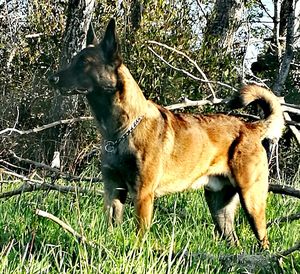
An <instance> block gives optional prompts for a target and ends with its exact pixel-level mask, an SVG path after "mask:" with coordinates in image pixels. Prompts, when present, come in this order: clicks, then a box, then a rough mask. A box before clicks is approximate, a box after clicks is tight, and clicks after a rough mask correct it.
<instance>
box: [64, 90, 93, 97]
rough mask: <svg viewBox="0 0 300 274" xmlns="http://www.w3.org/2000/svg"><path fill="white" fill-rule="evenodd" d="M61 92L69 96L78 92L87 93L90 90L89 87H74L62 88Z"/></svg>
mask: <svg viewBox="0 0 300 274" xmlns="http://www.w3.org/2000/svg"><path fill="white" fill-rule="evenodd" d="M59 92H60V94H61V95H63V96H69V95H77V94H83V95H87V94H88V93H89V92H90V91H89V90H88V89H83V88H73V89H67V88H60V89H59Z"/></svg>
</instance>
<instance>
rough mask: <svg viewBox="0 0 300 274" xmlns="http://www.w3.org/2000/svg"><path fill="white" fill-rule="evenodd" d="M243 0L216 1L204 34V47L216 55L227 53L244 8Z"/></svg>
mask: <svg viewBox="0 0 300 274" xmlns="http://www.w3.org/2000/svg"><path fill="white" fill-rule="evenodd" d="M244 2H245V1H243V0H216V2H215V4H214V7H213V11H212V14H211V16H210V17H209V19H208V22H207V26H206V30H205V32H204V43H203V45H204V46H205V47H208V48H210V49H211V51H212V52H215V53H216V54H223V53H229V52H230V51H231V49H232V45H233V40H234V35H235V33H236V31H237V29H238V28H239V26H240V22H241V19H242V15H243V11H244V8H245V3H244Z"/></svg>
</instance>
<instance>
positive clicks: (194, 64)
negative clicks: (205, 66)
mask: <svg viewBox="0 0 300 274" xmlns="http://www.w3.org/2000/svg"><path fill="white" fill-rule="evenodd" d="M147 43H150V44H155V45H158V46H161V47H164V48H166V49H169V50H171V51H173V52H176V53H177V54H180V55H182V56H183V57H185V58H186V59H187V60H188V61H189V62H190V63H191V64H192V65H193V66H194V67H195V68H196V69H197V70H198V72H199V73H200V75H201V76H202V79H200V78H198V77H196V78H198V79H199V80H198V81H201V82H204V83H207V84H208V87H209V89H210V91H211V93H212V96H213V99H214V100H217V97H216V94H215V91H214V89H213V87H212V85H211V83H214V82H213V81H209V80H208V78H207V77H206V75H205V73H204V72H203V71H202V69H201V68H200V67H199V65H198V64H197V63H196V62H195V61H194V60H193V59H192V58H190V57H189V56H188V55H186V54H185V53H183V52H181V51H179V50H177V49H175V48H172V47H170V46H168V45H166V44H163V43H159V42H156V41H151V40H149V41H147ZM148 48H149V49H150V50H151V51H152V52H153V53H155V55H156V56H157V57H159V58H160V59H161V60H164V61H163V62H165V63H167V64H168V65H170V63H169V62H167V61H166V60H165V59H163V57H161V56H160V55H158V54H157V53H156V52H155V51H154V50H153V49H151V48H150V47H148ZM172 67H173V68H174V69H175V67H174V66H172ZM177 70H181V69H178V68H177ZM181 71H182V72H184V71H185V70H181ZM185 72H186V71H185ZM187 75H190V77H191V74H190V73H187ZM194 77H195V76H194ZM216 83H218V84H220V83H221V82H216ZM223 85H225V86H226V87H230V86H229V85H227V84H223ZM230 88H231V89H233V90H236V89H235V88H233V87H230Z"/></svg>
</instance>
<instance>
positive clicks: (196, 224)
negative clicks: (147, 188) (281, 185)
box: [0, 182, 300, 274]
mask: <svg viewBox="0 0 300 274" xmlns="http://www.w3.org/2000/svg"><path fill="white" fill-rule="evenodd" d="M298 183H299V182H298ZM99 187H100V188H101V185H100V186H99ZM297 187H299V184H298V186H297ZM4 190H5V189H2V191H4ZM175 204H176V209H175V211H174V205H175ZM102 205H103V200H102V198H101V197H100V196H98V195H96V194H95V195H78V196H76V195H72V194H61V193H58V192H49V193H45V192H35V193H26V194H23V195H21V196H18V197H13V198H10V199H6V200H5V199H2V200H0V212H1V218H0V232H1V234H0V273H110V274H113V273H243V269H241V268H239V267H238V266H232V267H231V268H230V269H224V267H223V266H222V264H221V263H220V262H219V261H218V260H214V261H209V260H204V259H201V258H199V257H197V256H191V255H187V256H184V258H182V260H180V259H177V260H172V261H171V263H170V262H168V255H169V253H170V250H171V251H172V252H175V253H176V252H179V251H182V250H184V249H186V250H187V251H188V253H189V254H191V253H193V254H199V253H201V254H203V253H205V254H212V255H214V256H216V257H217V256H218V255H224V254H241V253H247V254H253V253H257V254H261V252H260V251H258V250H257V242H256V239H255V237H254V235H253V233H252V231H251V230H250V228H249V225H248V222H247V220H246V218H245V215H244V214H243V212H242V210H240V211H239V214H238V217H237V219H236V226H237V234H238V236H239V238H240V241H241V247H240V248H237V247H228V245H227V244H226V243H225V242H224V241H222V240H221V239H219V238H218V237H217V236H216V235H215V234H214V232H213V231H214V226H213V223H212V220H211V218H210V215H209V212H208V209H207V206H206V203H205V199H204V196H203V191H198V192H185V193H180V194H176V195H170V196H166V197H162V198H160V199H158V200H157V201H156V203H155V214H154V220H153V225H152V227H151V231H150V232H149V233H148V234H147V235H146V237H145V239H144V241H143V242H140V241H139V239H137V237H136V233H135V232H136V226H135V217H134V211H133V208H132V206H129V205H128V206H127V207H126V211H125V216H124V223H123V224H122V225H121V226H120V227H117V228H115V229H113V231H109V230H108V229H107V226H106V222H105V216H104V213H103V210H102ZM36 208H38V209H42V210H45V211H47V212H49V213H52V214H54V215H55V216H57V217H58V218H60V219H61V220H63V221H64V222H66V223H68V224H70V225H71V226H72V228H74V229H75V230H76V231H78V232H79V233H81V234H82V235H84V236H85V237H87V239H88V240H89V241H92V242H94V243H96V247H91V246H88V245H85V244H82V243H78V242H77V240H76V239H75V238H74V237H73V236H72V235H71V234H70V233H68V232H66V231H64V230H63V229H62V228H61V227H60V226H59V225H57V224H56V223H54V222H52V221H51V220H49V219H46V218H43V217H40V216H37V215H36V214H35V209H36ZM297 212H300V201H299V199H298V200H297V199H294V198H290V197H286V196H281V195H272V194H270V195H269V199H268V211H267V217H268V220H273V219H276V218H278V217H280V216H285V215H290V214H292V213H297ZM173 224H175V225H174V226H173ZM268 233H269V238H270V242H271V248H270V252H271V253H276V252H278V251H281V250H284V249H287V248H289V247H291V246H292V245H293V244H295V243H296V242H297V241H299V239H300V221H299V220H298V221H294V222H292V223H289V222H287V223H283V224H276V225H273V226H271V227H270V228H269V229H268ZM265 254H267V253H265ZM261 270H263V268H262V269H261ZM168 271H169V272H168ZM272 271H273V273H282V272H283V273H300V253H299V251H298V252H295V253H293V254H292V255H290V256H288V257H287V258H285V259H284V260H283V261H282V263H281V267H280V268H273V269H272ZM259 272H260V271H259V270H257V271H256V272H255V273H259Z"/></svg>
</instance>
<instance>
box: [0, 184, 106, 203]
mask: <svg viewBox="0 0 300 274" xmlns="http://www.w3.org/2000/svg"><path fill="white" fill-rule="evenodd" d="M39 190H45V191H48V190H56V191H58V192H61V193H81V194H91V193H94V194H95V193H96V194H97V195H103V193H104V192H103V191H101V190H91V189H90V188H83V187H78V186H63V185H57V184H48V183H40V184H37V183H32V182H30V181H28V182H26V183H24V184H23V185H21V186H20V187H19V188H17V189H14V190H12V191H7V192H3V193H0V199H1V198H10V197H13V196H16V195H21V194H23V193H26V192H34V191H39Z"/></svg>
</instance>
